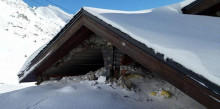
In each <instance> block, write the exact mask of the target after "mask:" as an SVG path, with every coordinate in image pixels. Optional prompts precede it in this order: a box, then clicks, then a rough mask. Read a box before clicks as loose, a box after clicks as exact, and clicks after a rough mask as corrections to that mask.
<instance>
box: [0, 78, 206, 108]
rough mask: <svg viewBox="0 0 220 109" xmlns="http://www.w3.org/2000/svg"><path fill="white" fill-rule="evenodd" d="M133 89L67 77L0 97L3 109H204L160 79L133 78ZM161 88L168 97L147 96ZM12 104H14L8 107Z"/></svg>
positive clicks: (99, 80) (0, 95)
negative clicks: (166, 92)
mask: <svg viewBox="0 0 220 109" xmlns="http://www.w3.org/2000/svg"><path fill="white" fill-rule="evenodd" d="M131 81H132V84H133V86H134V87H135V88H133V89H132V90H126V89H123V88H121V87H120V86H118V85H116V83H115V82H113V83H106V82H102V81H101V79H98V80H92V81H88V80H82V77H80V76H79V77H66V78H63V79H62V80H60V81H51V82H46V83H44V84H43V85H40V86H34V87H29V88H25V89H22V90H18V91H14V92H10V93H5V94H0V105H1V108H2V109H13V108H15V107H16V108H18V109H204V107H203V106H202V105H201V104H199V103H197V102H195V101H194V100H193V99H191V98H190V97H188V96H186V95H185V94H184V93H182V92H181V91H179V90H178V89H176V88H175V87H173V86H171V85H170V84H168V83H167V82H165V81H163V80H161V79H159V78H152V79H149V78H133V79H131ZM161 88H163V89H165V90H168V91H170V92H171V93H172V97H171V98H164V97H158V96H151V95H149V93H150V92H152V91H155V90H160V89H161ZM11 104H13V105H11Z"/></svg>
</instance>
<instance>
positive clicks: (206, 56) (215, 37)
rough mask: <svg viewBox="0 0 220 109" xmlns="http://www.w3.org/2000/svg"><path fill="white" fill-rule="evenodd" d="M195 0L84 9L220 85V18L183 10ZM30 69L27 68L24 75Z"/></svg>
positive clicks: (166, 57) (156, 51)
mask: <svg viewBox="0 0 220 109" xmlns="http://www.w3.org/2000/svg"><path fill="white" fill-rule="evenodd" d="M192 1H194V0H187V1H184V2H182V3H179V4H174V5H170V6H165V7H161V8H157V9H150V10H142V11H134V12H127V11H115V10H106V9H97V8H90V7H84V8H83V9H82V10H84V11H86V12H88V13H90V14H92V15H93V16H95V17H97V18H98V19H101V20H103V21H104V22H105V23H107V24H109V25H111V26H112V27H114V28H117V29H119V30H120V31H121V32H123V33H126V34H128V35H129V36H130V37H131V38H132V39H134V40H137V41H139V42H141V43H143V44H145V46H147V47H149V48H152V49H153V50H154V52H155V53H161V54H164V60H166V59H172V60H173V61H175V62H177V63H179V64H181V65H183V66H184V67H185V68H187V69H189V70H191V71H193V72H195V73H197V74H199V75H201V76H203V77H205V78H206V79H208V80H209V81H211V82H213V83H215V84H217V85H220V72H219V71H220V66H219V64H218V63H220V58H219V57H218V56H220V50H219V49H220V44H219V41H220V36H219V33H220V32H219V29H220V19H219V18H216V17H207V16H194V15H184V14H182V13H181V8H182V7H183V6H186V5H187V4H189V3H191V2H192ZM61 32H62V31H61ZM61 32H60V33H61ZM58 36H59V34H58ZM55 38H57V37H55ZM53 40H54V39H53ZM46 47H47V46H46ZM43 50H44V49H43ZM32 59H34V58H31V59H30V60H32ZM29 62H31V61H29ZM33 66H35V65H33ZM27 67H28V66H27ZM24 69H25V68H23V70H24ZM30 69H31V68H30ZM22 72H23V71H22ZM29 72H30V70H29V71H25V75H27V73H29ZM22 78H24V77H22ZM192 79H194V78H192Z"/></svg>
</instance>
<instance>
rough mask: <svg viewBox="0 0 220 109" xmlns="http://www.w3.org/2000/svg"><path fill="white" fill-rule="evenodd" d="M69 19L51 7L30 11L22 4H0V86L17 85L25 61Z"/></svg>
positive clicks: (10, 0)
mask: <svg viewBox="0 0 220 109" xmlns="http://www.w3.org/2000/svg"><path fill="white" fill-rule="evenodd" d="M44 9H45V10H44ZM50 9H53V11H52V10H50ZM48 13H50V14H48ZM52 15H53V16H52ZM49 16H52V17H50V19H49V18H48V17H49ZM67 16H68V17H67ZM71 16H72V15H69V14H67V13H65V12H63V11H61V10H60V9H59V8H56V7H53V6H48V7H40V8H30V7H29V6H28V5H27V4H25V3H24V2H23V1H22V0H0V34H1V36H0V48H1V54H0V68H1V69H0V82H3V83H8V84H18V78H17V76H16V74H17V72H18V71H19V70H20V68H21V67H22V65H23V64H24V62H25V60H26V59H27V57H29V56H30V55H31V54H32V53H33V52H34V51H35V50H36V49H38V48H39V47H40V46H42V45H43V44H45V43H46V42H48V41H49V40H50V39H52V38H53V37H54V36H55V35H56V34H57V33H58V32H59V31H60V29H61V28H62V27H63V26H64V25H65V24H66V23H67V22H68V19H71Z"/></svg>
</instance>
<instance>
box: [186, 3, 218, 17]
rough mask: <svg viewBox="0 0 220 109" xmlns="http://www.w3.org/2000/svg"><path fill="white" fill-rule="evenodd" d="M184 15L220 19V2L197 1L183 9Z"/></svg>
mask: <svg viewBox="0 0 220 109" xmlns="http://www.w3.org/2000/svg"><path fill="white" fill-rule="evenodd" d="M182 11H183V13H184V14H196V15H208V16H217V17H220V0H196V1H194V2H192V3H191V4H189V5H187V6H185V7H184V8H182Z"/></svg>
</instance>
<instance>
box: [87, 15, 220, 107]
mask: <svg viewBox="0 0 220 109" xmlns="http://www.w3.org/2000/svg"><path fill="white" fill-rule="evenodd" d="M83 25H84V26H86V27H87V28H89V29H90V30H92V31H93V32H95V33H96V34H97V35H98V36H100V37H103V38H104V39H106V40H108V41H109V42H111V43H112V44H113V45H114V46H116V47H117V48H119V49H120V50H121V51H123V52H124V53H126V54H127V55H128V56H130V57H131V58H133V59H135V60H136V61H137V62H139V63H140V64H142V65H143V66H144V67H146V68H148V69H150V70H152V71H153V72H155V73H157V74H158V75H160V76H161V77H162V78H163V79H165V80H166V81H168V82H169V83H171V84H172V85H174V86H175V87H177V88H178V89H180V90H181V91H183V92H184V93H186V94H187V95H189V96H190V97H192V98H193V99H195V100H196V101H198V102H199V103H201V104H203V105H204V106H206V107H207V108H210V109H217V108H219V107H220V103H219V101H220V97H219V96H218V95H217V94H216V93H214V92H212V91H211V90H209V89H207V88H205V87H204V86H202V85H201V84H199V83H198V82H196V81H194V80H192V79H191V78H190V77H188V76H186V75H183V74H182V73H181V72H179V71H178V70H176V69H174V68H172V67H170V66H168V65H167V64H165V63H164V62H162V61H161V60H159V59H157V58H155V57H153V56H152V55H149V54H148V53H146V52H144V51H143V50H141V49H140V48H138V47H137V46H135V45H133V44H132V43H130V42H128V41H127V40H125V39H122V38H121V37H120V36H118V35H117V34H115V33H113V32H112V31H110V30H109V29H107V28H105V27H104V26H103V25H101V24H99V23H98V22H95V21H94V20H92V19H91V18H90V17H87V16H86V15H83Z"/></svg>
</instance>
